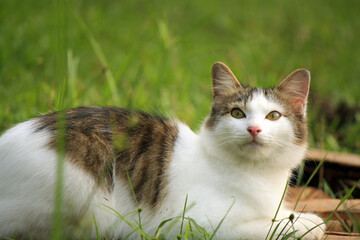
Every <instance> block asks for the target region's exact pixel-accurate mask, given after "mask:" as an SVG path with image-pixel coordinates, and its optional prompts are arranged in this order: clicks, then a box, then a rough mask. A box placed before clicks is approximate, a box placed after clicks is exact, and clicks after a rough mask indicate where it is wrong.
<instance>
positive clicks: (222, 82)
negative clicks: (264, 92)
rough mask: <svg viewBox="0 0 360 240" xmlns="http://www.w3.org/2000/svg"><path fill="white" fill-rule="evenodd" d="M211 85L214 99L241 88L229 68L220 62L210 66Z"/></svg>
mask: <svg viewBox="0 0 360 240" xmlns="http://www.w3.org/2000/svg"><path fill="white" fill-rule="evenodd" d="M212 83H213V94H214V98H216V97H218V96H223V95H227V94H229V93H232V92H234V91H236V90H238V89H241V88H242V86H241V84H240V83H239V81H238V80H237V79H236V77H235V75H234V74H233V73H232V71H231V70H230V68H229V67H228V66H226V65H225V64H224V63H222V62H216V63H214V65H213V66H212Z"/></svg>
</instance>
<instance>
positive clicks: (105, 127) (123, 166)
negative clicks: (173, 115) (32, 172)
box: [36, 107, 178, 206]
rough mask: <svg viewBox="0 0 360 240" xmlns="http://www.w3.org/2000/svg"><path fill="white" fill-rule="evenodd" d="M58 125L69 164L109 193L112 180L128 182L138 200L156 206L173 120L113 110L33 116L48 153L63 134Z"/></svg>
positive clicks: (171, 140) (170, 148)
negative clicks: (45, 137)
mask: <svg viewBox="0 0 360 240" xmlns="http://www.w3.org/2000/svg"><path fill="white" fill-rule="evenodd" d="M61 121H64V122H65V123H66V128H65V129H66V130H65V131H66V139H63V140H64V141H65V143H66V146H65V148H66V154H67V156H68V157H67V159H68V161H70V162H71V163H73V164H74V165H75V166H77V167H79V168H80V169H82V170H84V171H85V172H87V173H88V174H90V175H91V176H93V177H94V178H95V179H96V181H97V182H98V184H99V185H101V186H102V187H103V188H104V189H106V190H107V191H109V192H111V191H112V190H113V184H114V179H113V177H114V176H115V177H119V178H121V179H122V181H125V182H128V181H129V179H130V182H131V184H132V187H133V190H134V192H135V195H136V198H137V201H139V202H141V203H146V204H149V205H151V206H155V205H156V204H157V203H159V199H160V197H161V195H162V193H163V192H164V191H163V189H164V188H165V186H166V169H167V168H168V164H169V161H170V158H171V154H172V151H173V147H174V142H175V139H176V136H177V132H178V130H177V126H176V124H175V123H174V122H172V121H170V120H168V119H165V118H163V117H155V116H152V115H149V114H147V113H143V112H130V111H128V110H124V109H120V108H114V107H112V108H110V107H109V108H104V107H81V108H75V109H70V110H67V111H65V112H59V113H50V114H47V115H44V116H41V117H39V118H37V122H38V125H37V127H36V131H42V130H47V131H50V132H51V134H52V138H51V141H50V142H49V146H50V147H51V148H53V149H56V148H57V137H56V136H57V132H60V131H64V129H58V128H59V127H57V126H61ZM57 123H59V124H58V125H57ZM60 141H61V139H60ZM128 176H129V179H128ZM130 190H131V189H130V188H129V191H130Z"/></svg>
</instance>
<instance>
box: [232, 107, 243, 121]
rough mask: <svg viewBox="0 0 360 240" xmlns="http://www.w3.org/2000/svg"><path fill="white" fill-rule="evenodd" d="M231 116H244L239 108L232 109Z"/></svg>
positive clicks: (237, 117) (239, 117)
mask: <svg viewBox="0 0 360 240" xmlns="http://www.w3.org/2000/svg"><path fill="white" fill-rule="evenodd" d="M231 116H232V117H234V118H236V119H241V118H244V117H246V116H245V113H244V112H243V111H241V110H240V109H239V108H234V109H233V110H231Z"/></svg>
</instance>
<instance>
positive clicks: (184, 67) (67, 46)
mask: <svg viewBox="0 0 360 240" xmlns="http://www.w3.org/2000/svg"><path fill="white" fill-rule="evenodd" d="M359 39H360V1H358V0H347V1H340V0H316V1H314V0H302V1H295V0H273V1H260V0H252V1H233V0H231V1H230V0H222V1H208V0H197V1H194V0H182V1H165V0H154V1H135V0H134V1H115V0H102V1H98V0H97V1H96V0H86V1H85V0H83V1H81V0H73V1H70V0H53V1H49V0H46V1H45V0H37V1H33V0H31V1H30V0H21V1H20V0H1V6H0V132H3V131H4V130H5V129H7V128H9V127H11V126H12V125H13V124H15V123H18V122H21V121H24V120H26V119H28V118H30V117H34V116H37V115H39V114H42V113H47V112H50V111H54V110H60V109H65V108H71V107H76V106H83V105H100V106H107V105H115V106H119V107H124V108H131V109H142V110H145V111H149V112H162V113H165V114H167V115H169V116H177V117H178V118H179V119H180V120H182V121H184V122H186V123H187V124H189V125H190V126H191V127H192V128H193V129H194V130H197V129H199V127H200V124H201V122H202V120H203V119H204V117H205V116H206V115H207V114H208V113H209V110H210V105H211V97H212V96H211V78H210V69H211V65H212V64H213V63H214V62H215V61H223V62H225V63H226V64H227V65H228V66H229V67H230V68H231V69H232V70H233V72H234V73H235V75H236V76H237V77H238V79H239V80H240V82H241V83H243V84H244V85H251V86H259V87H274V86H276V84H277V83H278V82H279V81H280V80H282V79H283V78H284V77H286V75H288V74H289V73H290V72H292V71H293V70H295V69H296V68H302V67H305V68H307V69H309V70H310V71H311V74H312V83H311V96H310V99H309V105H308V109H309V128H310V130H311V133H312V134H311V138H310V144H311V146H312V147H317V148H322V149H328V150H336V151H349V152H357V153H360V150H359V149H360V137H359V136H360V87H359V85H360V84H359V83H360V79H359V78H360V40H359Z"/></svg>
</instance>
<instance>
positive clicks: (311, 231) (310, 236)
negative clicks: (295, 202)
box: [273, 211, 325, 240]
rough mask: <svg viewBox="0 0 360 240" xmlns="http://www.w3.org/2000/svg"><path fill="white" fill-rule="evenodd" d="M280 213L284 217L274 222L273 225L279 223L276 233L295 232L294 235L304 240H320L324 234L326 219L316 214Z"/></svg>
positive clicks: (284, 234) (283, 234)
mask: <svg viewBox="0 0 360 240" xmlns="http://www.w3.org/2000/svg"><path fill="white" fill-rule="evenodd" d="M280 215H281V216H284V218H283V219H280V220H279V221H277V222H274V225H273V226H277V225H278V227H277V229H276V234H275V235H282V236H286V235H287V234H291V233H293V237H295V238H301V239H302V240H320V239H321V238H322V236H323V235H324V231H325V224H324V221H323V220H322V219H321V218H320V217H318V216H316V215H315V214H311V213H297V212H291V211H284V212H283V213H282V214H280ZM285 216H286V217H285ZM273 229H274V227H273Z"/></svg>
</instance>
